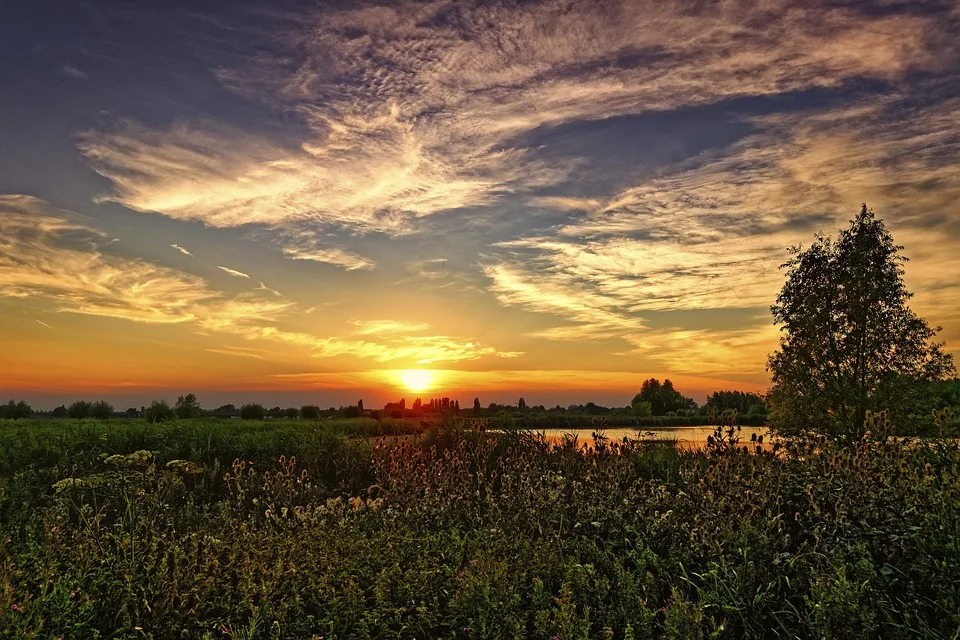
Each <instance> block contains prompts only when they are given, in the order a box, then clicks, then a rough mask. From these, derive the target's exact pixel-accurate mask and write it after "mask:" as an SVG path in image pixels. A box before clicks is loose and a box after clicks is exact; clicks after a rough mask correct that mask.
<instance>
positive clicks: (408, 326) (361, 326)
mask: <svg viewBox="0 0 960 640" xmlns="http://www.w3.org/2000/svg"><path fill="white" fill-rule="evenodd" d="M353 324H354V325H356V326H357V333H358V334H359V335H362V336H366V335H382V334H397V333H399V334H410V333H420V332H423V331H428V330H429V329H430V325H429V324H427V323H425V322H400V321H397V320H354V321H353Z"/></svg>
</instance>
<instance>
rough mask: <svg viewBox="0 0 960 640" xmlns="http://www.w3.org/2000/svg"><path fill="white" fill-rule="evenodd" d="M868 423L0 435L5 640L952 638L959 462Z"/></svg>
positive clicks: (31, 429) (94, 426)
mask: <svg viewBox="0 0 960 640" xmlns="http://www.w3.org/2000/svg"><path fill="white" fill-rule="evenodd" d="M937 419H938V420H939V421H941V422H942V421H944V420H945V419H946V415H939V416H938V417H937ZM870 420H871V422H870V425H869V426H870V432H869V434H868V436H867V437H865V438H863V439H862V440H859V441H857V442H855V443H852V444H849V443H848V444H846V445H843V446H841V445H838V444H835V443H833V442H831V441H829V440H826V439H823V438H807V439H792V440H784V441H778V442H777V444H776V445H775V446H774V447H773V448H767V449H764V448H759V447H755V445H754V444H753V443H751V442H749V441H746V440H745V441H739V440H738V434H739V431H738V430H737V429H736V427H734V426H732V425H730V426H729V427H727V428H723V429H721V430H720V431H719V432H718V433H717V434H716V437H715V438H713V439H712V440H711V442H710V444H709V446H708V447H707V448H706V449H705V450H700V451H689V450H679V449H677V448H675V447H674V446H672V445H671V443H669V442H657V441H651V440H645V439H642V438H639V439H627V440H620V441H612V440H607V439H605V438H604V437H603V434H602V433H598V434H597V437H595V442H596V445H595V446H594V447H592V448H589V449H586V450H585V449H583V448H582V447H579V446H578V445H577V443H574V442H572V441H570V440H566V441H561V442H559V443H551V442H548V441H546V440H545V439H544V438H542V437H539V436H538V435H537V434H536V433H534V432H530V431H525V430H506V431H497V432H493V431H491V430H490V429H489V427H491V425H490V424H487V423H482V422H480V423H477V422H473V423H471V422H464V421H459V420H456V419H452V418H450V419H445V420H437V421H434V422H432V423H430V424H429V425H427V428H426V430H422V428H423V425H421V424H420V423H418V422H417V423H415V422H412V421H403V420H399V421H386V420H385V421H375V420H359V419H355V420H319V421H305V420H274V421H267V422H251V421H230V420H213V419H198V420H189V421H174V422H167V423H162V424H147V423H145V422H143V421H140V420H111V421H107V422H95V421H86V420H85V421H82V422H78V421H75V420H29V421H18V422H0V536H2V538H0V637H3V638H38V639H49V640H54V639H63V640H67V639H81V638H83V639H88V638H130V639H133V638H204V639H212V638H231V639H268V638H269V639H274V638H277V639H279V638H306V639H314V640H316V639H320V638H323V639H325V640H329V639H333V638H497V639H499V638H542V639H544V640H550V639H553V638H556V639H561V638H564V639H572V638H678V639H679V638H683V639H687V638H878V637H882V638H944V639H949V638H957V637H960V450H958V445H957V442H956V441H955V440H954V439H946V438H928V439H922V440H919V439H902V438H901V439H894V438H888V437H887V432H888V424H887V422H886V421H885V417H884V416H883V415H879V416H872V417H871V418H870ZM494 426H495V425H494ZM600 426H602V425H600ZM397 436H404V437H397Z"/></svg>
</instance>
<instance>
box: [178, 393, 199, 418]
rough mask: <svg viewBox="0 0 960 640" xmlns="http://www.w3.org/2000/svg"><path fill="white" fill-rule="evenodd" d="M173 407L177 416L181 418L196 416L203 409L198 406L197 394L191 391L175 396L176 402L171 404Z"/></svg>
mask: <svg viewBox="0 0 960 640" xmlns="http://www.w3.org/2000/svg"><path fill="white" fill-rule="evenodd" d="M173 409H174V411H176V413H177V417H178V418H180V419H181V420H188V419H190V418H198V417H200V414H201V413H202V412H203V409H201V408H200V402H198V401H197V396H195V395H194V394H192V393H188V394H187V395H185V396H179V397H178V398H177V403H176V404H175V405H174V406H173Z"/></svg>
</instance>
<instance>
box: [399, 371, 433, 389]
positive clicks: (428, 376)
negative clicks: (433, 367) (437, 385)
mask: <svg viewBox="0 0 960 640" xmlns="http://www.w3.org/2000/svg"><path fill="white" fill-rule="evenodd" d="M400 382H402V383H403V386H405V387H406V388H407V389H409V390H410V391H415V392H420V391H426V390H427V389H429V388H430V387H432V386H433V371H430V370H428V369H404V370H403V371H401V372H400Z"/></svg>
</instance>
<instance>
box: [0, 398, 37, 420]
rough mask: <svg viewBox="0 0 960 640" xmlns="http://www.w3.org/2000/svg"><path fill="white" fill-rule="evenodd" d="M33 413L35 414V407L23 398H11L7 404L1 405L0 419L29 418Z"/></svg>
mask: <svg viewBox="0 0 960 640" xmlns="http://www.w3.org/2000/svg"><path fill="white" fill-rule="evenodd" d="M31 415H33V409H32V408H31V407H30V405H28V404H27V403H26V402H25V401H23V400H20V401H19V402H17V401H15V400H11V401H10V402H8V403H7V404H5V405H0V419H4V418H6V419H7V420H19V419H20V418H29V417H30V416H31Z"/></svg>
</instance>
